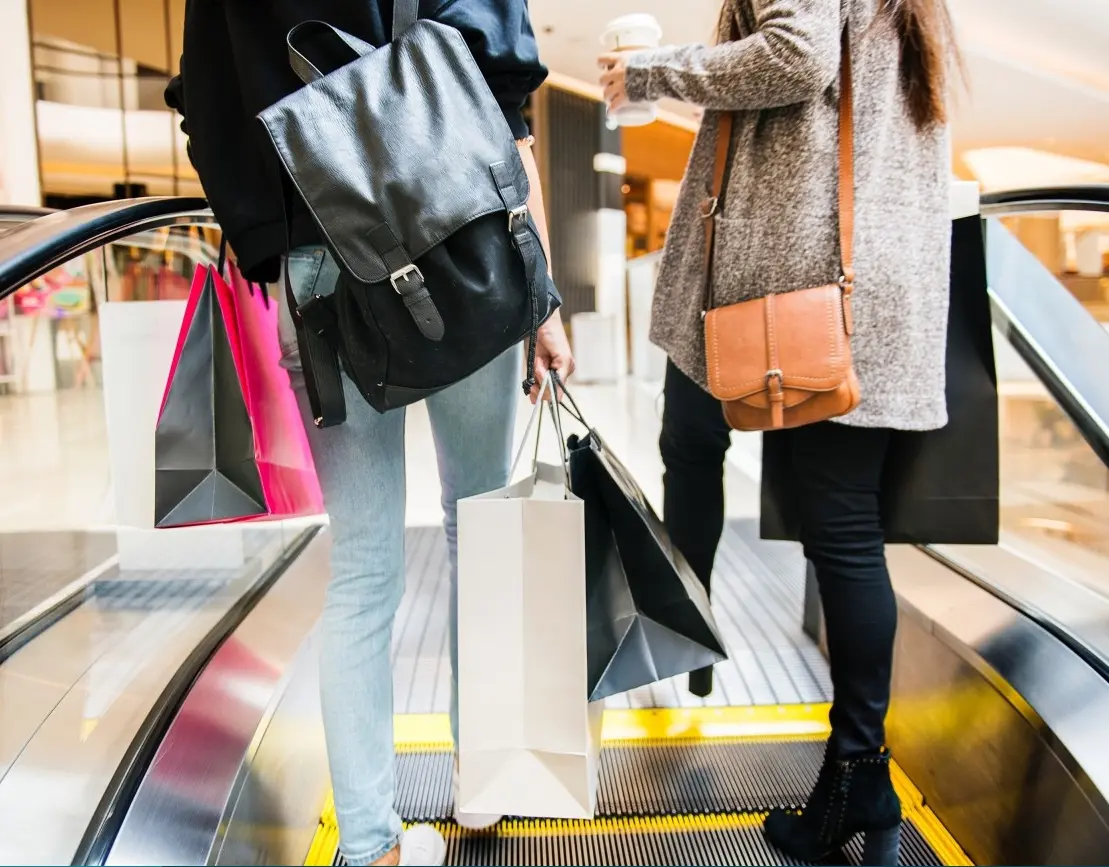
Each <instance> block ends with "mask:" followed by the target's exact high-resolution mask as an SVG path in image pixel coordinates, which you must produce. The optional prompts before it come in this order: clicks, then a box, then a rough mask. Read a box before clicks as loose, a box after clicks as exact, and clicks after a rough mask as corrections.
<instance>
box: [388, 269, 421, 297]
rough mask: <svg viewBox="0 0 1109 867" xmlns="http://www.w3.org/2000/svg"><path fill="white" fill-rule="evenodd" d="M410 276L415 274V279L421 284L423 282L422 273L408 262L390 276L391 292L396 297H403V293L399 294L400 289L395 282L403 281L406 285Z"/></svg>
mask: <svg viewBox="0 0 1109 867" xmlns="http://www.w3.org/2000/svg"><path fill="white" fill-rule="evenodd" d="M412 274H415V275H416V279H417V280H419V281H420V282H421V283H423V282H424V275H423V272H422V271H421V270H420V269H419V268H417V267H416V266H415V265H414V264H413V263H411V262H409V263H408V264H407V265H405V266H404V267H403V268H398V269H397V270H396V271H394V272H393V273H392V274H390V275H389V282H390V283H391V284H393V291H394V292H396V293H397V294H398V295H403V294H404V293H403V292H401V290H400V287H399V286H398V285H397V281H398V280H403V281H404V282H405V283H407V282H408V281H409V279H410V278H411V275H412Z"/></svg>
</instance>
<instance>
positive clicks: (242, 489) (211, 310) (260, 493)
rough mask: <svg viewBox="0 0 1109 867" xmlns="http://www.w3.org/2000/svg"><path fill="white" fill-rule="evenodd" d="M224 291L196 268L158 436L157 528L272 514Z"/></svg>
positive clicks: (204, 269) (209, 272)
mask: <svg viewBox="0 0 1109 867" xmlns="http://www.w3.org/2000/svg"><path fill="white" fill-rule="evenodd" d="M220 288H224V289H226V284H224V283H223V281H222V279H220V278H219V277H218V276H217V275H216V270H215V269H214V268H212V267H211V266H207V265H202V266H200V267H198V268H197V270H196V273H195V275H194V276H193V282H192V287H191V290H190V293H189V301H188V304H187V306H186V308H185V318H184V321H183V322H182V325H181V334H180V336H179V337H178V341H177V351H176V353H175V355H174V359H173V365H172V367H171V368H170V374H169V381H168V383H167V385H166V393H165V396H164V398H163V400H162V409H161V412H160V413H159V415H158V425H157V428H156V430H155V434H154V524H155V526H156V527H185V526H193V525H198V524H210V523H216V522H220V521H231V520H241V519H244V518H251V517H258V516H262V515H265V514H266V513H267V509H266V497H265V491H264V488H263V485H262V477H261V474H260V473H259V468H258V464H257V463H256V462H255V453H254V426H253V424H252V423H251V420H250V414H249V413H248V411H247V404H246V398H245V397H244V395H243V390H242V386H241V384H240V380H239V373H238V365H237V364H236V359H235V351H234V348H233V346H232V341H231V336H230V335H229V333H228V321H229V319H230V317H228V315H227V310H225V309H224V307H225V305H226V303H227V299H226V298H224V299H221V298H220V295H219V289H220ZM221 301H222V302H223V303H221Z"/></svg>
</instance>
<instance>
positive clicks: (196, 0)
mask: <svg viewBox="0 0 1109 867" xmlns="http://www.w3.org/2000/svg"><path fill="white" fill-rule="evenodd" d="M392 6H393V4H392V0H357V2H356V0H267V2H266V3H258V2H257V0H188V5H187V7H186V20H185V40H184V56H183V58H182V61H181V70H182V75H181V76H179V77H178V78H177V79H175V80H174V81H173V82H172V83H171V85H170V87H169V89H168V90H167V102H168V103H169V104H170V105H171V106H172V107H174V108H176V109H178V110H180V111H181V112H182V114H184V116H185V119H186V121H185V123H184V124H182V128H183V129H184V130H185V131H186V132H187V133H188V135H189V139H190V146H189V152H190V157H191V159H192V161H193V164H194V165H195V166H196V168H197V172H198V173H199V175H200V180H201V183H202V184H203V185H204V190H205V193H206V194H207V196H208V200H209V202H210V204H211V206H212V210H213V211H214V212H215V215H216V217H217V218H218V219H219V221H220V224H221V225H222V226H223V229H224V232H225V234H226V236H227V238H228V240H229V242H230V245H231V247H232V248H233V250H234V251H235V254H236V257H237V260H238V263H239V266H240V268H241V269H242V270H243V272H244V274H245V275H246V276H247V277H248V278H249V279H252V280H255V281H259V282H275V281H277V280H278V279H279V278H280V276H281V268H282V263H283V262H284V263H285V267H286V268H287V270H288V275H289V280H290V283H291V286H292V290H293V294H294V296H296V298H297V301H298V303H303V302H304V301H306V300H307V299H308V297H309V296H311V295H315V294H320V295H326V294H328V293H329V292H330V291H331V290H332V289H333V287H334V284H335V281H336V279H337V277H338V274H339V270H338V266H337V265H336V263H335V261H334V259H333V258H332V257H331V255H330V253H329V252H328V250H327V248H326V247H325V246H324V245H323V244H322V243H321V238H320V236H319V233H318V231H317V230H316V227H315V225H314V224H313V223H312V221H311V219H310V218H309V215H308V212H307V210H306V209H305V208H304V206H303V204H301V202H300V201H299V199H294V200H290V201H289V202H288V208H289V210H288V214H286V203H285V195H284V179H283V177H282V170H281V169H280V168H279V165H278V163H277V160H276V159H275V157H274V155H273V153H272V151H271V149H270V146H269V144H268V142H267V141H266V139H265V137H264V135H263V133H262V128H261V124H260V122H259V121H258V120H257V119H256V118H257V115H258V114H259V112H261V111H262V110H264V109H265V108H267V107H268V106H270V105H272V104H273V103H275V102H277V101H278V100H280V99H281V98H282V97H284V96H286V95H287V94H289V93H291V92H293V91H294V90H295V89H297V88H298V87H300V86H301V84H300V80H299V79H298V78H297V77H296V75H294V73H293V71H292V69H291V68H290V66H289V61H288V55H287V48H286V43H285V38H286V34H287V33H288V31H289V30H290V29H291V28H292V27H294V26H295V25H297V24H299V23H301V22H303V21H307V20H322V21H326V22H327V23H328V24H331V25H333V26H335V27H338V28H339V29H341V30H344V31H346V32H347V33H350V34H352V35H354V36H357V37H359V38H360V39H362V40H364V41H365V42H368V43H370V44H371V45H383V44H385V43H386V42H387V41H388V34H389V33H390V32H391V30H392ZM420 16H421V17H422V18H432V19H435V20H437V21H439V22H441V23H443V24H447V25H450V26H452V27H454V28H455V29H457V30H458V31H459V32H460V33H461V34H462V36H463V37H464V38H465V40H466V42H467V44H468V45H469V47H470V50H471V52H472V53H473V55H474V58H475V60H476V61H477V65H478V67H479V68H480V70H481V71H482V73H483V75H484V77H485V79H486V82H487V83H488V85H489V87H490V90H491V91H492V93H493V95H494V97H495V98H496V100H497V102H498V104H499V105H500V107H501V110H502V112H503V113H504V117H505V119H506V121H507V122H508V125H509V127H510V129H511V130H512V132H513V134H514V136H515V137H516V139H517V145H518V147H519V151H520V156H521V159H522V160H523V163H524V166H525V168H526V169H527V173H528V178H529V181H530V186H531V198H530V200H529V202H528V205H529V211H530V213H531V216H532V219H533V220H534V222H535V224H536V228H537V229H538V230H539V234H540V236H541V239H542V242H543V246H544V248H545V249H549V247H548V244H547V231H546V224H545V219H544V215H543V200H542V194H541V191H540V187H539V178H538V171H537V169H536V166H535V160H534V157H533V156H532V153H531V143H530V136H529V134H528V127H527V124H526V123H525V122H524V119H523V116H522V115H521V108H522V106H523V104H524V102H525V100H526V99H527V97H528V95H529V94H530V93H531V92H532V91H534V90H535V89H536V88H537V87H538V86H539V85H540V84H541V83H542V82H543V80H544V78H545V77H546V74H547V70H546V69H545V68H544V67H543V65H542V64H541V63H540V62H539V58H538V54H537V48H536V43H535V35H534V33H533V31H532V28H531V23H530V21H529V18H528V9H527V2H526V0H465V2H463V0H422V2H421V3H420ZM287 217H288V219H287ZM547 261H548V262H549V261H550V256H549V254H548V256H547ZM278 294H279V295H280V296H281V298H282V303H283V309H282V311H281V324H282V335H281V339H282V345H283V347H284V348H285V349H286V365H287V366H288V367H289V368H290V369H292V370H293V371H294V372H293V377H292V378H293V384H294V387H295V388H296V389H297V391H298V398H299V399H300V402H301V406H302V407H303V408H304V414H305V418H306V428H307V431H308V436H309V441H310V443H311V446H312V452H313V457H314V458H315V463H316V469H317V472H318V474H319V477H320V485H321V487H322V489H323V493H324V499H325V502H326V505H327V510H328V514H329V516H330V518H331V535H332V554H331V572H332V574H331V583H330V585H329V587H328V596H327V603H326V606H325V608H324V615H323V622H322V629H321V634H320V664H321V671H320V680H321V697H322V703H323V716H324V729H325V732H326V735H327V745H328V755H329V761H330V766H331V778H332V785H333V786H334V791H335V807H336V812H337V814H338V818H339V831H340V838H341V839H340V847H341V850H342V853H343V856H344V857H345V859H346V861H347V863H349V864H375V863H376V864H398V863H400V864H442V863H443V861H444V859H445V856H446V846H445V844H444V842H443V839H442V837H441V836H440V835H439V833H438V832H437V831H435V830H434V829H433V828H431V827H429V826H420V827H416V828H410V829H409V830H408V831H406V832H402V828H401V822H400V819H399V818H398V817H397V815H396V813H395V812H394V810H393V802H394V789H395V780H394V774H393V726H392V722H393V720H392V704H393V703H392V670H391V660H390V644H391V636H392V628H393V620H394V616H395V614H396V610H397V606H398V604H399V602H400V599H401V596H402V595H403V591H404V513H405V490H404V476H405V472H404V410H403V409H399V410H392V411H390V412H386V413H378V412H376V411H374V410H372V409H371V408H370V407H369V405H368V404H366V403H365V402H364V401H363V400H362V398H361V396H360V395H359V393H358V391H357V389H356V388H355V387H354V386H353V384H352V383H351V382H350V381H349V380H346V381H345V382H344V391H345V396H346V405H347V421H346V422H345V423H344V424H342V425H339V426H336V427H329V428H326V429H322V430H321V429H317V428H316V427H315V425H314V424H312V423H311V414H310V411H309V408H308V401H307V399H306V396H305V394H304V384H303V377H302V375H300V374H298V373H297V372H296V371H297V370H298V368H299V359H298V356H297V352H296V338H295V334H294V333H293V329H292V324H291V320H290V318H289V311H288V309H287V308H285V306H284V301H285V293H284V292H280V293H278ZM520 364H521V360H520V354H519V352H518V348H517V349H513V350H510V351H509V352H508V353H506V354H505V355H503V356H501V357H500V358H498V359H496V360H494V361H493V362H492V363H490V364H489V365H488V366H487V367H486V368H484V369H482V370H480V371H478V372H477V373H475V374H474V375H473V376H471V377H469V378H468V379H466V380H463V381H462V382H460V383H458V384H456V385H454V386H452V387H451V388H448V389H446V390H444V391H442V392H440V393H438V394H436V395H434V396H433V397H431V398H429V399H428V400H427V402H426V403H427V408H428V414H429V417H430V420H431V425H432V429H433V433H434V436H435V444H436V452H437V456H438V460H439V468H440V479H441V481H442V484H443V509H444V525H445V528H446V532H447V539H448V543H449V546H450V554H451V573H452V574H451V579H452V592H453V582H454V579H455V573H456V571H457V567H456V564H457V558H456V539H457V535H456V510H455V503H456V502H457V500H458V499H461V498H463V497H467V496H471V495H474V494H479V493H484V492H486V491H489V490H492V489H494V488H498V487H501V486H503V485H504V484H506V483H507V481H508V472H509V448H510V445H511V440H512V431H513V421H514V415H515V409H516V403H517V400H518V397H517V395H518V392H517V388H518V385H517V383H518V379H519V368H520ZM548 370H558V371H559V372H560V374H561V375H562V376H563V377H566V376H568V375H569V374H570V373H572V371H573V358H572V356H571V354H570V349H569V345H568V344H567V341H566V335H565V332H564V331H563V328H562V324H561V320H560V319H559V316H558V314H557V313H556V314H555V315H554V316H552V317H551V318H550V319H549V320H548V321H547V322H546V323H545V324H544V325H543V327H542V328H541V329H540V332H539V335H538V339H537V342H536V378H537V379H538V380H539V381H540V382H542V379H543V377H544V375H545V373H546V372H547V371H548ZM538 388H539V386H538V385H537V386H536V389H535V391H533V399H534V397H535V395H536V394H537V392H538ZM454 610H455V606H454V605H452V620H453V612H454ZM456 647H457V645H456V642H455V641H454V640H453V623H452V641H451V650H452V661H453V659H454V658H455V651H456ZM456 708H457V702H456V701H452V723H454V724H455V735H456V739H457V723H456V720H457V713H456ZM456 819H457V820H458V822H459V823H460V824H462V825H464V826H467V827H470V828H480V827H486V826H489V825H491V824H494V823H496V822H497V821H498V820H499V819H500V817H499V816H473V815H457V816H456Z"/></svg>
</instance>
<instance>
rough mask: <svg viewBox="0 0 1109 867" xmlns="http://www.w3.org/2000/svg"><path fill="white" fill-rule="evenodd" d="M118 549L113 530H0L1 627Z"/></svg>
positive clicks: (96, 565) (97, 564)
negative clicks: (99, 531)
mask: <svg viewBox="0 0 1109 867" xmlns="http://www.w3.org/2000/svg"><path fill="white" fill-rule="evenodd" d="M115 550H116V541H115V536H114V535H113V534H111V533H83V532H79V531H77V532H75V531H68V530H59V531H53V532H49V531H41V532H40V531H32V532H26V533H19V532H15V533H12V532H3V531H0V631H2V630H3V629H4V627H5V626H7V625H8V624H10V623H12V622H13V621H14V620H16V619H18V618H20V617H22V616H23V615H24V614H26V613H27V612H28V611H30V610H31V609H32V608H34V607H35V606H36V605H38V604H39V603H40V602H42V601H43V600H44V599H48V598H49V597H51V596H53V595H54V594H55V593H57V592H58V591H60V590H62V589H63V588H64V587H66V586H67V585H68V584H70V583H72V582H73V581H75V580H76V579H77V578H79V577H81V576H82V575H84V574H86V573H88V572H90V571H92V570H93V569H96V568H97V567H99V566H100V565H101V564H103V563H104V562H105V561H106V560H107V559H108V558H110V557H111V556H112V555H113V554H114V553H115Z"/></svg>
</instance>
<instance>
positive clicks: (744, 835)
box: [335, 814, 942, 867]
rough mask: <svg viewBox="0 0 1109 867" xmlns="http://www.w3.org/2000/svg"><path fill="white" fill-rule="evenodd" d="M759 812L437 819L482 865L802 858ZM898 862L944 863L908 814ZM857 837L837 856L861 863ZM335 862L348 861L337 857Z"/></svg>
mask: <svg viewBox="0 0 1109 867" xmlns="http://www.w3.org/2000/svg"><path fill="white" fill-rule="evenodd" d="M761 823H762V817H761V816H759V815H753V814H740V815H728V816H713V817H708V816H678V817H660V818H654V819H632V820H626V819H625V820H620V819H615V820H614V819H608V820H606V819H599V820H597V821H596V822H522V821H519V822H505V823H502V825H501V826H500V827H499V828H498V829H497V830H495V831H492V832H484V833H472V832H466V831H463V830H461V829H460V828H458V827H457V826H456V825H453V824H447V823H442V824H438V827H439V830H440V831H442V832H443V836H444V837H445V838H446V840H447V863H448V864H467V865H475V867H484V865H545V864H559V865H568V867H579V865H580V867H588V865H598V867H600V865H606V867H607V865H625V864H626V865H634V864H673V865H689V867H697V865H717V864H719V865H726V864H760V865H762V864H765V865H772V864H797V863H798V862H796V861H792V860H790V859H788V858H784V857H783V856H782V855H781V853H779V852H778V851H777V850H775V849H774V848H772V847H771V846H770V845H768V844H767V843H766V841H765V840H764V839H763V836H762V830H761V827H760V826H761ZM902 840H903V842H902V851H901V864H902V865H905V867H909V865H921V867H939V865H940V864H941V863H942V862H941V861H940V860H939V859H938V858H937V857H936V855H935V853H934V852H933V851H932V849H931V847H929V845H928V844H927V843H926V842H925V840H924V838H923V837H922V836H921V835H920V832H919V831H918V830H917V829H916V827H915V826H913V824H912V823H911V822H906V823H905V827H904V831H903V834H902ZM860 855H861V849H860V846H859V845H858V843H852V844H850V845H849V846H848V847H847V850H846V852H844V853H842V857H840V858H838V859H835V860H834V863H837V864H858V863H859V857H860ZM335 864H336V865H345V861H344V860H343V859H342V858H341V857H340V858H336V860H335Z"/></svg>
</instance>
